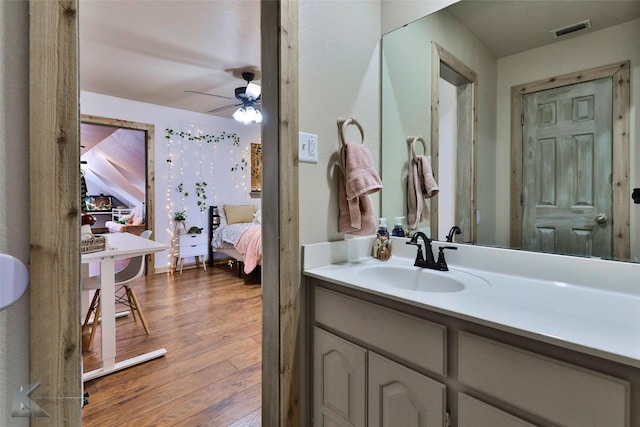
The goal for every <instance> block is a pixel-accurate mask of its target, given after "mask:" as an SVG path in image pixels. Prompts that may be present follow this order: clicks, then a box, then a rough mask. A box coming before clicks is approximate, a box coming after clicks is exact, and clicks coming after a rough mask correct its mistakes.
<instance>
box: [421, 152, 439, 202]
mask: <svg viewBox="0 0 640 427" xmlns="http://www.w3.org/2000/svg"><path fill="white" fill-rule="evenodd" d="M416 162H417V164H418V171H417V173H418V181H419V182H420V191H421V193H422V195H423V196H424V197H426V198H430V197H433V196H435V195H436V194H438V191H439V190H438V184H437V183H436V180H435V179H434V178H433V171H432V170H431V156H416Z"/></svg>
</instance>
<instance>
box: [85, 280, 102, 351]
mask: <svg viewBox="0 0 640 427" xmlns="http://www.w3.org/2000/svg"><path fill="white" fill-rule="evenodd" d="M100 308H101V307H100V289H96V292H95V293H94V294H93V299H92V300H91V305H89V310H88V311H87V316H86V317H85V319H84V323H83V324H82V330H84V328H85V326H87V324H88V323H89V319H90V318H91V313H92V312H94V311H95V314H94V316H93V324H92V325H91V334H90V335H89V344H88V348H89V349H92V348H93V340H94V338H95V336H96V329H97V328H98V322H99V321H100Z"/></svg>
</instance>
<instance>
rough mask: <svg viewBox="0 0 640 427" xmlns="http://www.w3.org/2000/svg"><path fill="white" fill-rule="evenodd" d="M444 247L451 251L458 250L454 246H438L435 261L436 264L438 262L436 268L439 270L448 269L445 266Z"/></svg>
mask: <svg viewBox="0 0 640 427" xmlns="http://www.w3.org/2000/svg"><path fill="white" fill-rule="evenodd" d="M445 249H450V250H452V251H457V250H458V248H456V247H455V246H440V247H439V248H438V261H437V262H436V264H438V269H439V270H441V271H449V267H448V266H447V261H446V260H445V259H444V250H445Z"/></svg>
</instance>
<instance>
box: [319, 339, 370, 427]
mask: <svg viewBox="0 0 640 427" xmlns="http://www.w3.org/2000/svg"><path fill="white" fill-rule="evenodd" d="M313 343H314V350H313V358H314V361H313V366H314V368H313V369H314V373H313V376H314V378H313V384H314V385H313V392H314V398H313V402H314V409H313V419H314V422H313V424H314V426H316V427H329V426H331V427H333V426H340V427H347V426H350V427H365V426H366V412H365V399H366V392H367V389H366V368H367V365H366V360H367V350H365V349H364V348H362V347H359V346H357V345H355V344H353V343H350V342H349V341H345V340H343V339H342V338H339V337H337V336H335V335H333V334H330V333H328V332H326V331H325V330H323V329H320V328H318V327H315V328H314V340H313Z"/></svg>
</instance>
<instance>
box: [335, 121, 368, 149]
mask: <svg viewBox="0 0 640 427" xmlns="http://www.w3.org/2000/svg"><path fill="white" fill-rule="evenodd" d="M349 125H355V126H356V127H357V128H358V130H359V131H360V136H361V137H362V144H364V129H363V128H362V125H361V124H360V123H359V122H358V121H357V120H356V119H354V118H353V117H351V118H349V119H343V118H342V117H340V118H338V129H339V130H340V132H338V135H339V137H340V145H343V146H344V145H345V144H346V143H345V142H344V131H345V129H346V128H347V126H349Z"/></svg>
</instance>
